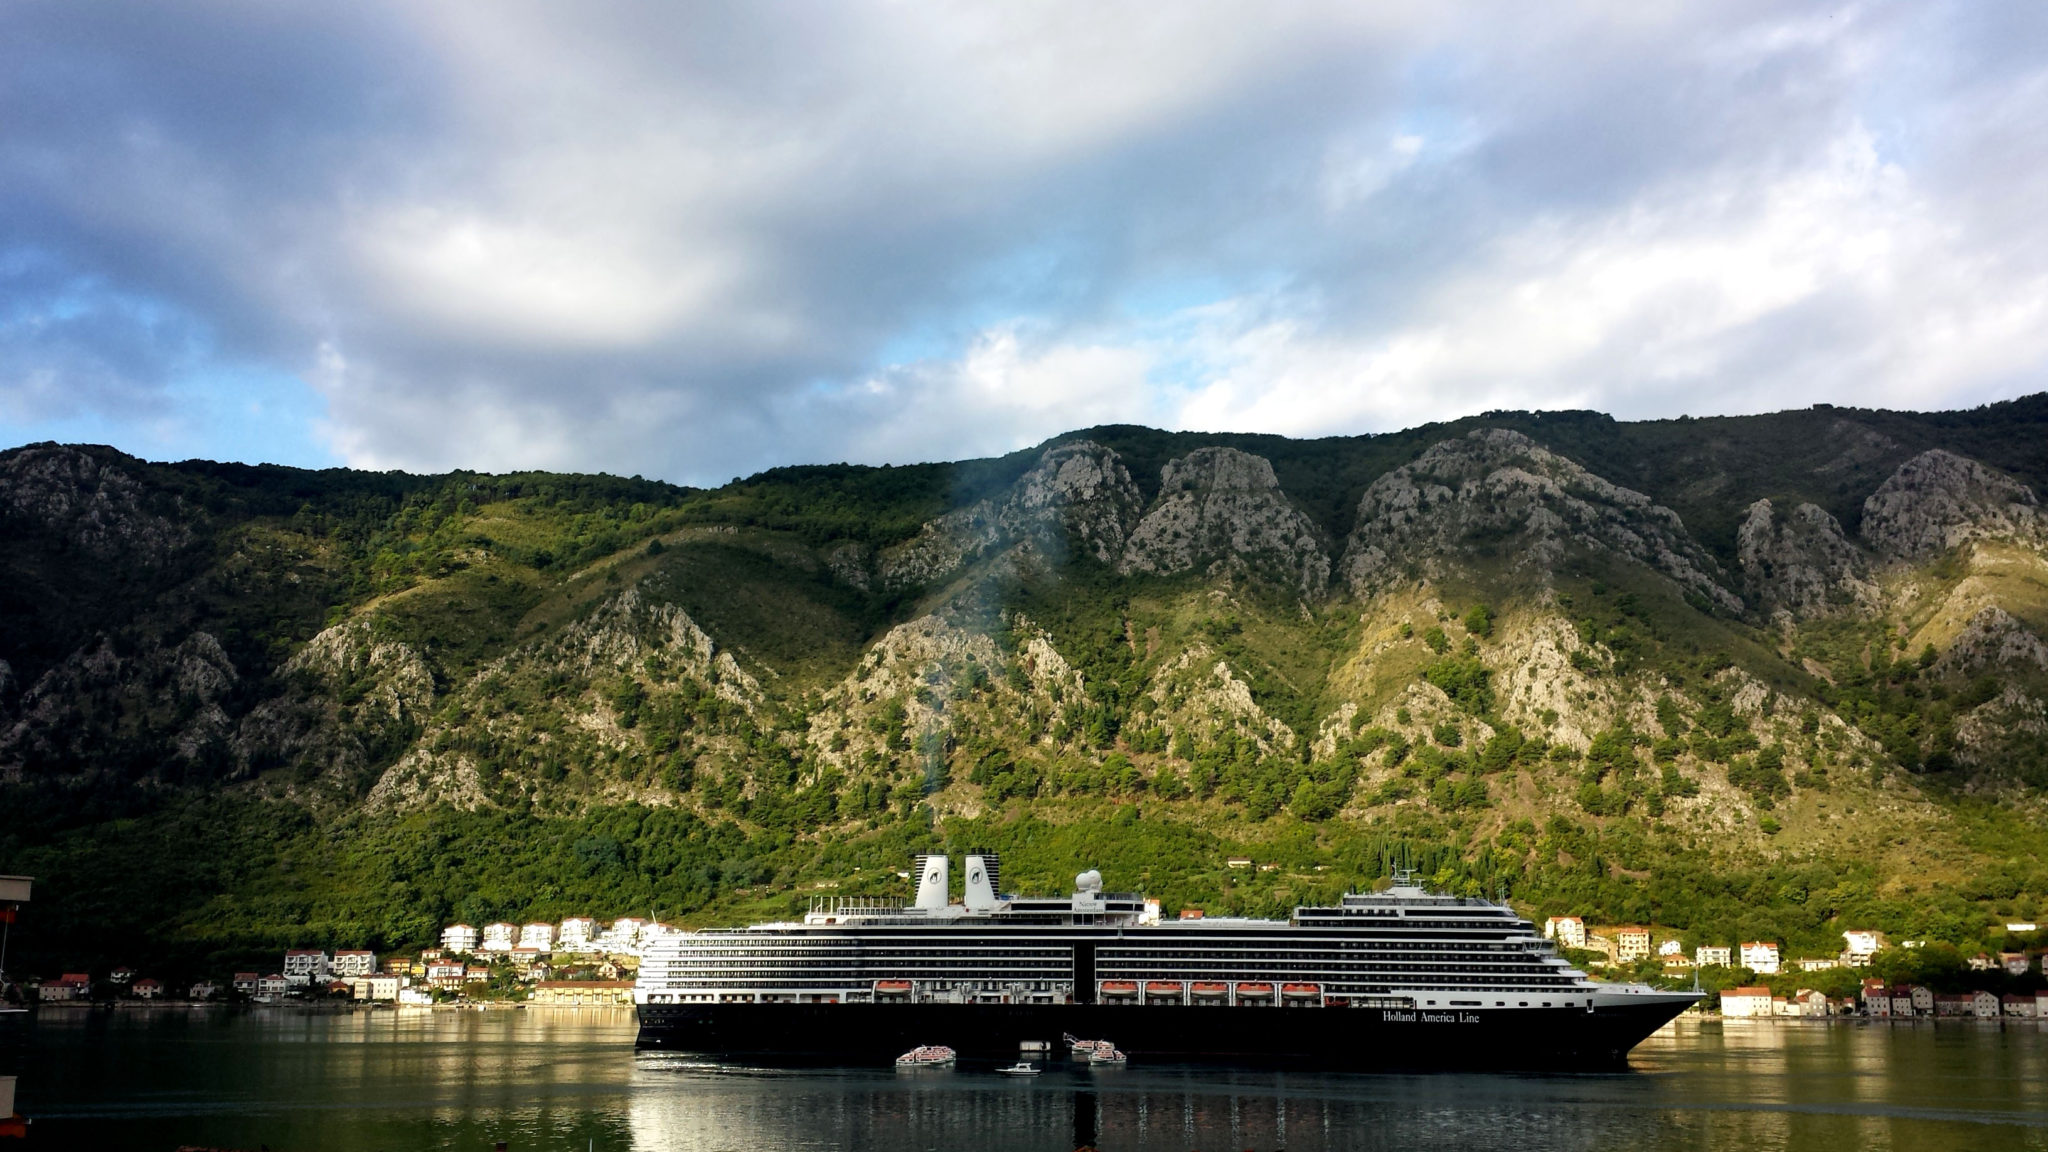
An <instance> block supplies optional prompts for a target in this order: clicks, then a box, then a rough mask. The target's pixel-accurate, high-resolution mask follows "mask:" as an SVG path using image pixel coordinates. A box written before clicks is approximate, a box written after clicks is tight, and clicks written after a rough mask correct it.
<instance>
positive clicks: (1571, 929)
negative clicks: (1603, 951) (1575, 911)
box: [1543, 916, 1586, 948]
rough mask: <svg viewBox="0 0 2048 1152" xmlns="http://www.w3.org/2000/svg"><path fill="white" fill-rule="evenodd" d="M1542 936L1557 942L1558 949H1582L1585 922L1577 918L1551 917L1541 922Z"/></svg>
mask: <svg viewBox="0 0 2048 1152" xmlns="http://www.w3.org/2000/svg"><path fill="white" fill-rule="evenodd" d="M1543 935H1544V937H1545V938H1546V939H1550V940H1555V941H1557V944H1558V947H1560V948H1584V947H1585V946H1586V922H1585V921H1584V920H1581V919H1579V918H1578V917H1577V916H1552V917H1551V918H1550V919H1548V920H1545V921H1544V922H1543Z"/></svg>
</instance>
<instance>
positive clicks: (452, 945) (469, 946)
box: [441, 924, 482, 955]
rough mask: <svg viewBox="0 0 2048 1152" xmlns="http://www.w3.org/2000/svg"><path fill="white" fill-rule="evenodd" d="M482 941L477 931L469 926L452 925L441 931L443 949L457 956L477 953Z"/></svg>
mask: <svg viewBox="0 0 2048 1152" xmlns="http://www.w3.org/2000/svg"><path fill="white" fill-rule="evenodd" d="M481 939H482V938H481V937H479V936H478V935H477V932H476V929H474V928H471V927H470V926H469V925H467V924H450V925H449V926H447V927H446V928H443V929H441V947H442V948H444V949H446V950H448V951H450V952H453V953H456V954H457V955H461V954H462V953H465V952H474V951H476V946H477V944H478V942H479V941H480V940H481Z"/></svg>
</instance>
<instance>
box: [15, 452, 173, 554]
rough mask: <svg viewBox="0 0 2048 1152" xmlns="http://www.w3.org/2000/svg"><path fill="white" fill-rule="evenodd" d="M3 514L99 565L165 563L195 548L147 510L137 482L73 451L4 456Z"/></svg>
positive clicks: (168, 521)
mask: <svg viewBox="0 0 2048 1152" xmlns="http://www.w3.org/2000/svg"><path fill="white" fill-rule="evenodd" d="M180 507H181V508H182V506H180ZM0 512H6V513H11V514H12V515H14V516H17V517H20V518H22V519H24V520H27V521H29V522H31V523H34V524H36V525H38V526H39V527H41V528H42V529H43V530H45V531H48V532H52V533H55V534H56V535H58V536H60V537H62V538H63V539H64V540H65V541H66V542H67V543H69V544H70V545H71V547H73V548H75V549H77V550H78V551H79V552H81V553H83V554H85V555H88V556H92V557H95V558H98V559H101V560H114V559H120V560H126V561H131V562H141V563H145V564H156V563H161V562H163V561H164V560H165V559H167V558H169V556H170V555H171V554H172V553H174V552H176V551H177V550H178V549H180V548H183V547H184V546H185V545H187V544H189V543H191V541H192V531H191V528H190V527H188V526H187V525H185V524H182V523H179V522H178V521H176V520H173V519H168V518H166V517H164V516H162V515H159V514H158V513H157V512H156V511H153V510H152V509H151V508H150V507H149V500H148V492H147V490H146V489H145V488H144V487H143V485H142V483H141V482H140V481H138V480H137V479H135V477H133V476H131V475H129V474H128V473H127V472H126V471H124V470H122V469H121V468H118V467H116V466H114V465H112V464H107V463H103V462H101V460H100V459H99V458H98V457H96V456H94V455H93V454H92V453H90V452H85V451H82V450H80V449H77V448H73V447H69V446H67V445H59V444H35V445H30V446H29V447H26V448H23V449H21V450H19V451H17V452H12V453H7V454H6V455H4V456H0Z"/></svg>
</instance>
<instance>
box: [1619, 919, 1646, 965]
mask: <svg viewBox="0 0 2048 1152" xmlns="http://www.w3.org/2000/svg"><path fill="white" fill-rule="evenodd" d="M1649 955H1650V930H1649V929H1648V928H1635V927H1629V928H1616V929H1615V930H1614V958H1615V959H1616V960H1617V961H1619V962H1621V963H1623V964H1633V963H1635V962H1636V961H1638V960H1644V959H1648V958H1649Z"/></svg>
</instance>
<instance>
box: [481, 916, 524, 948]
mask: <svg viewBox="0 0 2048 1152" xmlns="http://www.w3.org/2000/svg"><path fill="white" fill-rule="evenodd" d="M518 936H519V927H518V925H516V924H506V923H504V922H502V921H501V922H499V923H496V924H486V925H484V943H483V950H484V951H486V952H510V951H511V950H512V949H513V948H514V947H516V946H517V944H516V941H517V939H518Z"/></svg>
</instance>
